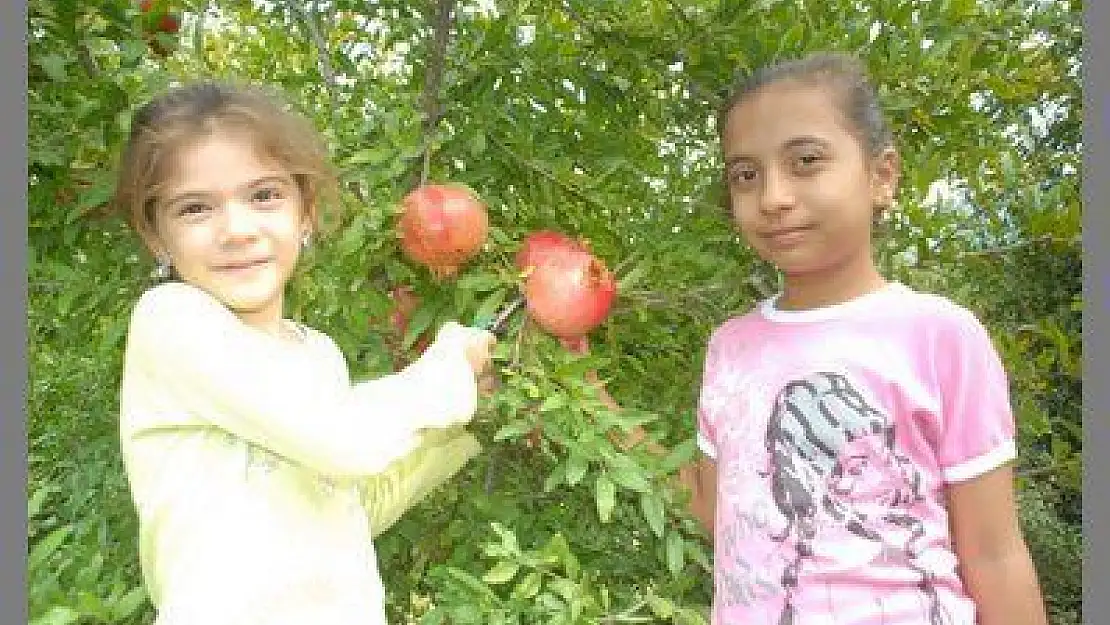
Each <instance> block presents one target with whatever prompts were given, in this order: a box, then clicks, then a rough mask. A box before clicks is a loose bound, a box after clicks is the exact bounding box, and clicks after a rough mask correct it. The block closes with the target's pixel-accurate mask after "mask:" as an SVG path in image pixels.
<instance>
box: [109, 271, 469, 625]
mask: <svg viewBox="0 0 1110 625" xmlns="http://www.w3.org/2000/svg"><path fill="white" fill-rule="evenodd" d="M464 337H465V333H463V332H455V333H452V332H441V334H440V335H439V336H438V337H437V340H436V341H435V342H434V343H433V344H432V345H431V346H429V348H428V350H427V351H426V352H425V354H424V355H423V356H422V357H421V358H420V359H419V360H417V361H416V362H414V363H413V364H412V365H411V366H409V367H408V368H406V369H405V370H403V371H401V372H399V373H397V374H394V375H389V376H385V377H382V378H379V379H376V380H372V381H368V382H361V383H357V384H352V383H351V381H350V377H349V373H348V369H347V365H346V361H345V360H344V359H343V356H342V354H341V353H340V351H339V349H338V348H337V346H336V345H335V343H334V342H333V341H332V340H331V339H330V338H328V337H327V336H326V335H324V334H322V333H320V332H317V331H315V330H312V329H309V328H304V334H303V339H304V340H303V341H302V342H300V343H295V342H291V341H283V340H280V339H278V338H275V337H273V336H270V335H268V334H265V333H263V332H262V331H260V330H257V329H255V328H252V327H250V326H248V325H246V324H244V323H243V322H241V321H240V320H239V319H238V318H237V317H236V316H235V315H234V314H232V312H231V311H229V310H228V309H227V308H225V307H224V306H222V305H221V304H220V303H219V302H218V301H216V300H215V299H213V298H212V297H211V296H209V295H208V294H206V293H205V292H203V291H201V290H199V289H197V288H194V287H192V286H189V285H186V284H183V283H167V284H163V285H159V286H157V287H154V288H152V289H150V290H149V291H147V292H146V293H144V294H143V296H142V297H141V298H140V300H139V302H138V303H137V304H136V306H135V309H134V311H133V314H132V318H131V325H130V329H129V334H128V339H127V347H126V352H125V359H124V370H123V380H122V388H121V397H120V399H121V407H120V410H121V414H120V417H121V418H120V436H121V445H122V451H123V460H124V466H125V468H126V471H127V476H128V479H129V481H130V485H131V491H132V497H133V500H134V502H135V505H136V508H137V511H138V516H139V521H140V559H141V564H142V570H143V576H144V580H145V583H146V587H147V590H148V592H149V594H150V596H151V599H152V601H153V603H154V605H155V606H156V607H157V609H158V620H157V621H156V623H157V625H223V624H227V625H231V624H235V625H263V624H265V625H284V624H289V625H292V624H294V623H296V624H305V623H312V624H314V625H332V624H336V625H338V624H340V623H342V624H343V625H357V624H366V625H379V624H383V623H385V614H384V591H383V588H382V584H381V580H380V577H379V574H378V570H377V563H376V556H375V553H374V550H373V545H372V542H371V537H372V535H373V534H374V532H373V531H372V528H371V527H370V524H369V522H368V519H367V514H366V512H367V508H366V502H364V501H363V498H362V495H363V493H364V492H365V491H366V490H367V488H370V489H371V490H374V489H377V491H379V492H380V491H381V490H382V489H383V488H389V487H390V486H391V484H390V483H389V480H385V481H383V480H382V479H381V477H382V475H383V473H385V474H387V475H388V472H389V471H390V470H391V469H392V468H396V467H400V466H403V465H405V464H406V463H408V465H410V466H409V467H406V468H407V469H414V468H415V469H421V470H423V471H424V473H438V474H439V475H438V477H439V478H440V479H442V478H443V477H444V476H443V474H444V473H445V472H454V470H457V468H458V466H461V464H462V463H463V462H465V460H466V458H468V457H469V456H470V455H472V454H473V452H474V447H475V446H476V442H474V441H473V439H472V438H469V439H465V438H464V439H456V440H455V441H454V442H452V441H450V440H446V441H445V439H444V436H445V435H446V434H447V433H449V432H451V431H453V430H454V431H457V430H458V427H457V426H458V425H459V424H461V423H464V422H466V421H467V420H468V419H469V418H470V417H471V416H472V415H473V414H474V412H475V410H476V406H477V384H476V381H475V378H474V374H473V372H472V370H471V368H470V366H469V365H468V364H467V362H466V360H465V356H464V353H463V350H462V349H461V348H460V346H459V344H458V341H461V340H463V338H464ZM424 428H441V430H438V431H436V430H425V431H426V432H435V436H433V437H431V438H429V440H433V439H434V440H433V443H434V444H436V445H440V446H441V447H442V446H444V445H447V446H448V447H451V448H452V449H453V450H454V452H457V453H454V454H453V456H452V458H451V459H449V460H448V461H447V464H450V465H451V466H446V464H445V465H443V466H441V467H439V468H436V467H435V466H434V463H431V464H432V466H433V468H432V469H428V466H429V462H428V459H426V458H425V459H423V460H422V461H421V462H422V463H423V467H417V466H416V465H415V464H414V460H413V458H414V456H413V455H410V454H411V452H413V450H415V449H417V448H418V446H419V445H420V444H421V442H422V437H423V433H422V432H421V430H422V429H424ZM466 436H467V437H469V435H466ZM375 480H376V481H375ZM392 482H393V485H395V484H397V483H400V482H399V480H393V481H392ZM410 482H411V480H410ZM368 485H369V486H368ZM409 494H410V495H411V494H412V493H409ZM419 496H422V493H420V494H418V495H416V498H418V497H419ZM371 503H372V502H371ZM392 520H393V517H390V518H389V519H388V521H387V522H392Z"/></svg>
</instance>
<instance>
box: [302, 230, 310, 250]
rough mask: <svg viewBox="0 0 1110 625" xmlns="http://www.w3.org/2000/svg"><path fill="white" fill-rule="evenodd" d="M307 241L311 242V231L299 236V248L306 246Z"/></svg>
mask: <svg viewBox="0 0 1110 625" xmlns="http://www.w3.org/2000/svg"><path fill="white" fill-rule="evenodd" d="M309 243H312V233H310V232H306V233H304V236H303V237H301V249H302V250H303V249H305V248H307V247H308V245H309Z"/></svg>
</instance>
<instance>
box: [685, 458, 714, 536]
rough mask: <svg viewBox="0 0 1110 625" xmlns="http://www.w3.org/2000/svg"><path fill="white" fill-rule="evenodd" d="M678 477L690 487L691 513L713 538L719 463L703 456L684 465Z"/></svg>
mask: <svg viewBox="0 0 1110 625" xmlns="http://www.w3.org/2000/svg"><path fill="white" fill-rule="evenodd" d="M678 479H679V480H680V481H681V482H682V484H683V485H684V486H686V487H687V488H689V489H690V514H692V515H694V518H696V519H697V520H699V521H701V523H702V525H704V526H705V529H707V530H708V531H709V536H710V537H711V538H712V536H713V527H714V524H715V523H714V522H715V520H716V511H717V464H716V463H715V462H713V459H711V458H709V457H708V456H703V457H702V458H700V459H699V460H697V461H696V462H694V463H692V464H688V465H686V466H684V467H682V469H680V470H679V473H678Z"/></svg>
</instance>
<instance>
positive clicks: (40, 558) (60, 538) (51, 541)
mask: <svg viewBox="0 0 1110 625" xmlns="http://www.w3.org/2000/svg"><path fill="white" fill-rule="evenodd" d="M72 533H73V526H72V525H63V526H62V527H59V528H57V529H55V530H54V531H52V532H50V533H49V534H47V535H46V537H45V538H43V539H42V540H40V541H38V542H37V543H35V546H34V547H33V548H32V549H31V553H30V554H29V555H28V556H27V570H28V571H35V570H36V569H38V568H39V567H40V566H42V565H43V564H44V563H45V562H46V560H47V558H49V557H50V556H52V555H53V554H54V553H55V552H56V551H58V549H59V548H60V547H61V546H62V544H63V543H64V542H65V541H66V539H68V538H69V536H70V534H72Z"/></svg>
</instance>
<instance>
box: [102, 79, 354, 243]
mask: <svg viewBox="0 0 1110 625" xmlns="http://www.w3.org/2000/svg"><path fill="white" fill-rule="evenodd" d="M216 132H234V133H244V134H245V136H246V137H248V139H249V140H250V141H252V142H253V143H254V147H255V148H256V149H258V150H259V152H260V153H261V154H264V155H265V156H266V157H268V158H272V159H274V160H276V161H278V162H279V163H280V164H281V165H282V166H283V167H284V168H285V169H286V170H287V171H288V172H289V173H290V174H291V175H292V177H293V179H294V180H295V181H296V183H297V186H298V187H299V189H300V192H301V197H302V198H303V200H304V209H305V212H306V215H307V216H308V218H309V219H310V220H311V221H313V222H316V221H317V217H318V209H319V206H318V205H319V204H320V203H321V202H323V201H324V200H325V199H328V198H330V197H333V196H334V195H335V191H336V185H335V175H334V171H333V169H332V167H331V164H330V160H329V158H328V152H327V147H326V146H325V145H324V143H323V140H322V138H321V136H320V134H319V133H318V132H317V130H316V128H315V127H314V126H313V125H312V123H311V122H310V121H309V120H308V119H307V118H305V117H303V116H302V115H299V114H297V113H295V112H293V111H292V110H290V108H289V107H287V106H284V103H283V102H282V100H281V99H280V98H279V97H277V95H276V94H275V93H272V92H270V91H269V90H266V89H263V88H262V87H259V86H240V85H232V84H226V83H219V82H212V81H204V82H197V83H193V84H189V85H185V86H182V87H178V88H176V89H173V90H171V91H168V92H166V93H164V94H162V95H160V96H158V97H157V98H155V99H153V100H152V101H150V102H148V103H147V104H146V105H144V106H143V107H142V108H140V109H139V110H138V111H136V113H135V115H134V117H133V119H132V124H131V134H130V137H129V139H128V142H127V145H126V147H125V148H124V151H123V155H122V158H121V160H120V165H119V173H118V178H117V181H116V190H115V196H114V198H113V204H114V207H115V209H116V210H118V211H119V212H121V213H123V214H124V215H126V216H127V217H128V220H129V221H130V222H131V224H132V226H133V227H134V228H135V229H136V230H138V231H139V232H140V233H143V232H145V233H150V232H153V230H154V227H155V224H154V211H153V208H154V205H155V202H156V200H157V198H158V194H159V192H160V191H161V187H162V186H163V185H164V184H165V183H166V181H167V180H168V179H169V177H170V176H172V175H173V171H174V169H175V167H176V166H177V160H178V155H179V152H180V150H181V149H182V148H186V147H188V146H190V145H194V144H195V142H196V141H198V140H202V139H204V138H207V137H209V136H211V135H212V134H213V133H216Z"/></svg>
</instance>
